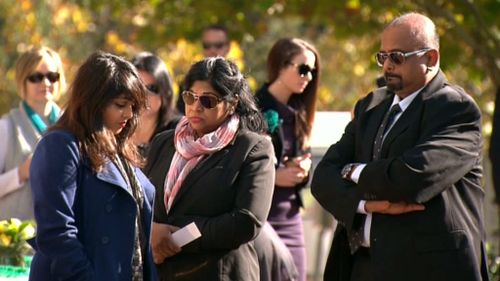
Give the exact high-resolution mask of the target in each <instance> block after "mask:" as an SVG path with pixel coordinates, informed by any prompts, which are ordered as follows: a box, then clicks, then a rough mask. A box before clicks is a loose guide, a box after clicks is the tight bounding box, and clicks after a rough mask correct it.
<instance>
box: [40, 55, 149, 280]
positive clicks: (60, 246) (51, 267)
mask: <svg viewBox="0 0 500 281" xmlns="http://www.w3.org/2000/svg"><path fill="white" fill-rule="evenodd" d="M146 91H147V90H146V88H145V87H144V85H143V84H142V82H141V81H140V79H139V77H138V74H137V72H136V70H135V68H134V67H133V65H132V64H130V63H129V62H127V61H125V60H123V59H121V58H119V57H117V56H114V55H111V54H107V53H103V52H96V53H94V54H92V55H91V56H90V57H89V58H88V59H87V61H86V62H85V63H84V64H83V65H82V66H81V67H80V69H79V70H78V73H77V74H76V78H75V81H74V83H73V85H72V88H71V91H70V94H71V95H70V98H69V101H68V103H67V106H66V108H65V111H64V113H63V115H62V117H61V118H60V119H59V121H58V122H57V123H56V125H55V127H54V128H52V129H51V130H50V132H49V133H48V134H47V135H45V136H44V137H43V138H42V140H41V141H40V143H39V144H38V146H37V148H36V150H35V153H34V156H33V161H32V165H31V170H30V174H31V178H30V179H31V187H32V189H33V195H34V206H35V218H36V222H37V234H36V237H35V240H34V241H33V243H32V244H33V247H34V249H35V251H36V253H35V256H34V258H33V262H32V264H31V272H30V280H36V281H38V280H72V281H75V280H103V281H104V280H106V281H110V280H155V279H156V273H155V268H154V264H153V261H152V255H151V249H150V243H149V242H150V232H151V221H152V204H153V198H154V187H153V186H152V185H151V183H150V182H149V181H148V179H147V178H146V177H145V176H144V175H143V174H142V172H141V171H140V169H139V168H138V167H139V166H140V165H141V162H142V160H141V157H140V155H139V153H138V152H137V148H136V146H135V145H133V144H132V143H131V140H130V137H131V135H132V134H133V133H134V131H135V129H136V126H137V120H138V117H139V113H140V110H142V109H143V108H145V106H146V100H147V98H146V95H147V92H146Z"/></svg>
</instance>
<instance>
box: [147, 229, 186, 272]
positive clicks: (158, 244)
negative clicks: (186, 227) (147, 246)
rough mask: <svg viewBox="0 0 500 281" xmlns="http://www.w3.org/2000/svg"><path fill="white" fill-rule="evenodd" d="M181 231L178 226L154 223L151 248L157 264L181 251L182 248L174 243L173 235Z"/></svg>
mask: <svg viewBox="0 0 500 281" xmlns="http://www.w3.org/2000/svg"><path fill="white" fill-rule="evenodd" d="M177 230H179V228H178V227H177V226H173V225H169V224H163V223H156V222H153V229H152V235H151V248H152V250H153V260H154V262H155V263H156V264H160V263H162V262H163V261H164V260H165V259H166V258H168V257H171V256H173V255H175V254H177V253H179V252H180V251H181V248H180V247H179V246H177V245H176V244H175V243H174V242H173V241H172V233H174V232H176V231H177Z"/></svg>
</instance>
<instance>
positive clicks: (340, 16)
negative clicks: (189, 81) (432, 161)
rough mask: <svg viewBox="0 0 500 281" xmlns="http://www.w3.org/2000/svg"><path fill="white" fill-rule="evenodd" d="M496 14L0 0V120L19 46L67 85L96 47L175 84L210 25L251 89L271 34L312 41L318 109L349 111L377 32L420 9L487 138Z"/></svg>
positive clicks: (466, 8) (373, 6)
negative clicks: (227, 42) (40, 48)
mask: <svg viewBox="0 0 500 281" xmlns="http://www.w3.org/2000/svg"><path fill="white" fill-rule="evenodd" d="M499 10H500V0H474V1H472V0H413V1H409V0H401V1H392V0H391V1H389V0H378V1H375V0H365V1H361V0H346V1H339V0H333V1H332V0H294V1H285V0H227V1H212V0H211V1H208V0H206V1H205V0H199V1H195V0H142V1H138V0H107V1H100V0H2V1H0V34H1V35H0V75H1V77H2V79H0V114H3V113H5V112H7V110H8V109H9V108H10V107H11V106H13V105H14V104H16V103H17V101H18V97H17V95H16V90H15V83H14V65H15V61H16V59H17V58H18V56H19V54H20V53H21V52H23V51H24V50H25V49H26V48H27V47H28V46H29V45H32V44H35V45H40V44H43V45H48V46H49V47H51V48H53V49H55V50H57V51H58V52H59V53H60V55H61V57H62V59H63V62H64V66H65V70H66V73H67V78H68V81H70V82H71V80H72V77H73V76H74V73H75V71H76V69H77V68H78V66H79V65H80V64H81V63H82V61H83V60H84V59H85V58H86V57H87V56H88V55H89V54H90V53H91V52H93V51H94V50H97V49H100V50H105V51H108V52H112V53H115V54H118V55H121V56H124V57H126V58H130V57H132V56H133V55H134V54H135V53H137V52H139V51H143V50H147V51H152V52H155V53H156V54H158V55H159V56H160V57H162V58H163V59H164V60H165V61H166V63H167V64H168V67H169V68H170V70H171V72H172V73H173V74H174V76H175V77H174V78H175V81H176V83H179V82H180V81H181V80H182V77H183V75H184V74H185V72H186V71H187V69H188V68H189V66H190V64H191V63H193V62H194V61H197V60H199V59H201V58H202V54H201V53H202V49H201V44H200V41H199V37H200V33H201V31H202V29H203V27H205V26H207V25H209V24H214V23H220V24H224V25H226V26H227V27H228V28H229V32H230V37H231V47H232V48H231V53H230V54H229V58H231V59H233V60H234V61H236V62H237V64H238V65H239V66H240V67H241V68H242V70H243V72H244V73H245V74H246V75H247V76H248V78H249V81H250V82H251V86H252V87H253V89H254V90H255V89H256V88H257V87H258V86H260V85H261V84H262V83H263V82H265V79H266V77H265V61H266V56H267V52H268V50H269V49H270V47H271V45H272V44H273V43H274V42H275V41H276V40H277V39H278V38H280V37H285V36H287V37H301V38H304V39H306V40H308V41H310V42H312V43H313V44H315V45H316V46H317V48H318V50H319V52H320V54H321V60H322V65H323V70H322V73H321V76H322V81H321V88H320V96H319V105H318V110H343V111H350V110H351V109H352V107H353V105H354V102H355V101H356V100H357V99H358V98H359V97H360V96H363V95H365V94H366V93H368V92H369V91H370V90H372V89H373V88H374V87H375V79H376V78H377V77H378V76H379V75H380V74H381V70H380V69H379V68H378V67H377V65H376V63H375V60H374V56H373V55H374V53H375V52H376V51H377V50H378V48H379V34H380V32H381V30H382V29H383V26H384V25H385V24H387V23H388V22H389V21H390V20H392V19H393V18H394V17H396V16H398V15H399V14H401V13H404V12H408V11H420V12H423V13H425V14H427V15H429V16H430V17H431V18H432V19H433V20H434V21H435V22H436V24H437V26H438V29H439V30H438V31H439V33H440V35H441V55H442V62H441V65H442V68H443V70H444V71H445V72H446V74H447V75H448V78H449V80H451V81H452V82H454V83H457V84H459V85H461V86H462V87H464V88H465V89H466V90H467V91H468V92H469V93H470V94H471V95H472V96H473V97H474V98H475V99H476V101H477V102H478V103H479V105H480V107H481V109H482V111H483V114H484V133H485V136H486V137H488V136H489V135H490V132H491V121H490V119H491V115H492V113H493V109H494V99H495V92H496V89H498V88H499V87H500V67H499V65H500V51H499V50H500V43H499V42H500V28H499V26H500V17H499V16H498V15H499ZM175 88H176V89H177V87H175ZM62 102H63V101H61V103H62Z"/></svg>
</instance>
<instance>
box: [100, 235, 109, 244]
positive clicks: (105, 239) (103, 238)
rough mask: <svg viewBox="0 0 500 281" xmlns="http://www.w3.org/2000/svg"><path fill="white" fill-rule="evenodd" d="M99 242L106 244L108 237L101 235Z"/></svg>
mask: <svg viewBox="0 0 500 281" xmlns="http://www.w3.org/2000/svg"><path fill="white" fill-rule="evenodd" d="M101 243H102V244H108V243H109V238H108V236H103V237H102V238H101Z"/></svg>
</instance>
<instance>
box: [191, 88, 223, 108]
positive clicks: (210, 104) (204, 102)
mask: <svg viewBox="0 0 500 281" xmlns="http://www.w3.org/2000/svg"><path fill="white" fill-rule="evenodd" d="M182 100H184V103H185V104H187V105H192V104H194V102H195V101H196V100H198V101H199V102H200V104H201V106H203V107H204V108H206V109H212V108H214V107H216V106H217V104H219V103H220V102H221V101H222V99H221V98H219V97H217V96H215V95H213V94H208V95H207V93H204V95H202V96H198V95H196V94H195V93H194V92H192V91H187V90H186V91H184V92H182Z"/></svg>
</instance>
